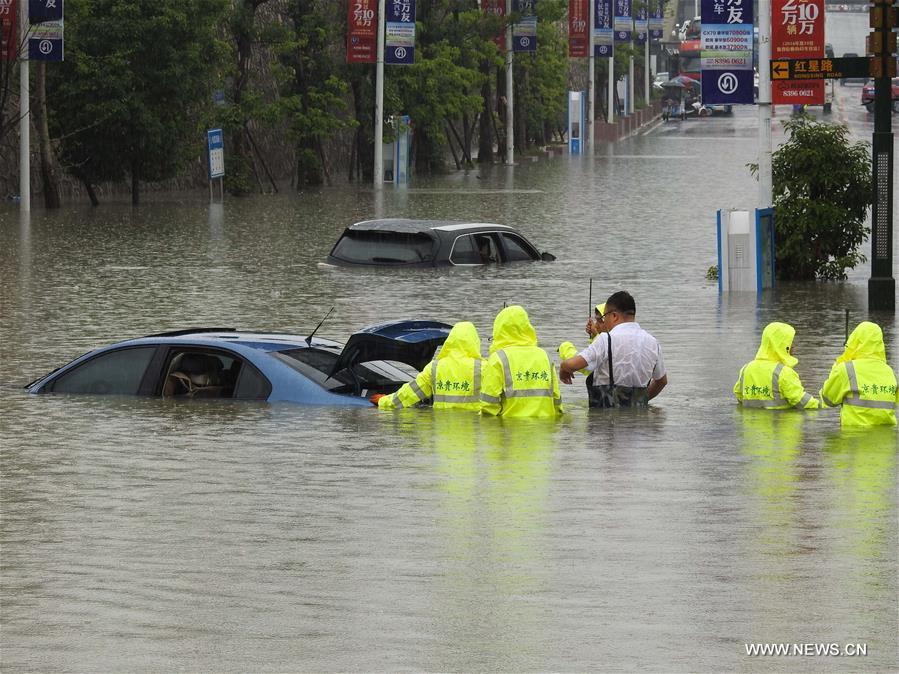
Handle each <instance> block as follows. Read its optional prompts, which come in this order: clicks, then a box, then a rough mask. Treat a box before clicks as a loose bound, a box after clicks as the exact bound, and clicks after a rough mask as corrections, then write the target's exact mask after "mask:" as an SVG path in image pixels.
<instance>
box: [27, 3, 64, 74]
mask: <svg viewBox="0 0 899 674" xmlns="http://www.w3.org/2000/svg"><path fill="white" fill-rule="evenodd" d="M63 18H64V17H63V0H28V23H30V24H31V28H30V30H29V32H28V58H29V59H30V60H32V61H62V59H63V51H64V44H63Z"/></svg>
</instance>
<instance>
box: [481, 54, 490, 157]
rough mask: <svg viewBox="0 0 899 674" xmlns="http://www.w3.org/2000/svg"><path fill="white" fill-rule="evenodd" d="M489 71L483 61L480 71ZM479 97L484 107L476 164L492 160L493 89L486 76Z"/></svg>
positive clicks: (488, 66) (487, 72)
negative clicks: (482, 100)
mask: <svg viewBox="0 0 899 674" xmlns="http://www.w3.org/2000/svg"><path fill="white" fill-rule="evenodd" d="M485 70H486V74H489V73H490V64H489V63H487V62H485V65H484V66H482V67H481V72H484V71H485ZM481 98H482V99H484V108H483V109H482V110H481V116H480V120H479V121H480V126H479V128H478V164H490V163H492V162H493V130H492V129H491V128H490V126H491V123H492V120H493V90H492V89H491V87H490V82H489V80H488V78H484V84H482V85H481Z"/></svg>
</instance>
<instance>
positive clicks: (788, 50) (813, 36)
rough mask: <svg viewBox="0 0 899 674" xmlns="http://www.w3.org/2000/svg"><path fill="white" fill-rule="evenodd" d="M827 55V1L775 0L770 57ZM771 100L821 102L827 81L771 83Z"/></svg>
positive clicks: (772, 14)
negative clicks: (825, 44) (825, 49)
mask: <svg viewBox="0 0 899 674" xmlns="http://www.w3.org/2000/svg"><path fill="white" fill-rule="evenodd" d="M823 56H824V0H772V3H771V60H772V61H776V60H778V59H803V58H822V57H823ZM771 102H772V103H774V104H775V105H776V104H778V103H781V104H783V103H786V104H806V105H821V104H822V103H824V80H808V81H805V82H792V81H780V82H775V81H772V82H771Z"/></svg>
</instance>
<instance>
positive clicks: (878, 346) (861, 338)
mask: <svg viewBox="0 0 899 674" xmlns="http://www.w3.org/2000/svg"><path fill="white" fill-rule="evenodd" d="M856 358H869V359H872V360H880V361H883V362H884V363H885V362H886V360H887V354H886V349H885V348H884V346H883V330H881V329H880V326H879V325H877V324H876V323H871V322H870V321H865V322H864V323H859V324H858V327H857V328H856V329H855V330H853V331H852V334H851V335H849V340H848V341H847V342H846V350H845V351H843V355H842V356H840V357H839V358H837V362H838V363H845V362H846V361H849V360H855V359H856Z"/></svg>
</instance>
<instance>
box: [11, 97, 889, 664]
mask: <svg viewBox="0 0 899 674" xmlns="http://www.w3.org/2000/svg"><path fill="white" fill-rule="evenodd" d="M856 96H857V91H856V90H853V91H852V92H851V96H850V97H848V98H847V99H846V100H845V101H844V103H845V108H847V109H848V108H849V107H850V106H854V105H855V97H856ZM754 115H755V112H754V110H740V111H738V112H737V114H736V115H735V116H734V117H732V118H726V117H724V118H715V119H709V120H702V121H701V122H692V121H691V122H688V123H687V124H688V125H689V128H685V129H684V130H683V131H680V132H678V131H677V130H675V129H674V128H673V127H669V128H666V129H660V130H657V131H656V132H654V133H651V134H649V135H646V136H644V137H638V138H635V139H632V140H629V141H626V142H624V143H622V144H619V145H618V146H617V147H615V148H614V152H615V153H616V154H617V155H619V158H618V159H617V160H613V159H612V157H609V156H604V155H600V156H598V157H596V158H595V159H594V160H593V161H589V160H583V159H577V158H575V159H572V158H569V157H562V158H556V159H552V160H549V161H541V162H538V163H534V164H530V163H528V164H523V165H521V166H519V167H517V168H516V169H515V170H514V171H509V170H507V169H505V168H503V167H496V168H494V169H493V170H492V171H490V172H487V171H485V172H484V173H483V174H482V175H475V174H474V173H472V174H469V175H466V176H463V175H458V176H450V177H447V178H441V179H434V180H423V179H422V180H418V181H417V182H416V183H415V186H414V187H413V188H411V189H408V190H401V191H398V190H393V189H387V190H385V192H384V196H383V202H382V203H380V204H377V203H376V202H375V198H374V194H373V192H372V191H371V190H370V189H368V188H359V189H356V188H334V189H327V190H323V191H322V192H321V193H315V194H305V195H301V196H294V195H282V196H277V197H270V198H258V199H251V200H245V201H229V202H228V203H227V204H226V205H225V206H224V208H222V207H212V208H210V207H209V206H208V205H207V204H206V203H205V201H204V197H205V195H204V194H203V193H199V194H197V195H190V196H187V197H184V198H183V199H181V200H180V201H179V200H177V198H175V197H169V196H165V197H159V198H157V199H156V200H155V201H150V202H148V203H147V204H146V205H145V206H142V207H141V208H140V209H139V210H137V211H132V209H131V208H130V207H129V206H126V205H123V204H106V205H103V206H102V207H101V208H99V209H95V210H91V209H88V208H83V207H80V206H75V207H71V208H68V209H65V210H64V211H62V212H60V213H46V212H43V211H35V212H34V214H33V216H32V218H31V220H30V222H23V221H20V220H19V218H18V215H17V213H16V212H15V210H13V209H12V208H11V207H8V208H6V209H5V210H3V211H2V212H0V282H2V285H0V319H2V324H0V384H3V385H4V387H3V388H2V389H0V443H2V450H0V460H2V476H0V486H2V494H0V499H2V500H0V506H2V520H0V546H2V548H0V550H2V559H0V563H2V577H0V580H2V588H0V602H2V614H0V620H2V634H0V640H2V642H0V648H2V650H0V659H2V660H0V667H2V669H3V671H4V672H17V671H35V670H40V671H161V670H185V671H300V670H304V671H309V670H409V669H412V670H442V671H462V670H527V671H533V670H544V671H545V670H566V671H569V670H579V671H582V670H598V669H601V670H634V669H652V670H656V671H723V670H730V671H734V670H737V671H741V670H753V671H760V670H783V671H815V672H817V671H830V670H834V671H836V670H846V669H849V670H854V671H861V670H871V671H874V670H877V671H894V670H896V669H897V667H899V656H897V629H899V625H897V622H899V621H897V588H899V583H897V566H899V556H897V544H899V536H897V529H899V527H897V512H899V511H897V498H896V484H897V471H896V432H895V430H893V429H887V430H884V431H881V432H867V433H860V434H859V433H855V434H852V433H847V432H841V431H840V428H839V420H838V415H837V414H835V413H833V412H819V413H809V414H805V415H803V414H799V413H783V414H766V413H762V412H756V413H751V412H742V413H741V412H740V411H738V410H737V409H735V407H734V404H733V400H732V396H731V392H730V391H731V386H732V385H733V382H734V379H735V377H736V374H737V371H738V369H739V367H740V365H742V363H743V362H745V361H746V360H749V359H750V358H751V357H752V355H753V354H754V352H755V349H756V347H757V340H758V338H759V335H760V332H761V329H762V327H763V326H764V325H765V324H766V323H767V322H769V321H771V320H775V319H777V320H786V321H789V322H791V323H793V324H794V325H795V326H796V328H797V332H798V340H797V349H798V356H799V357H800V364H799V367H798V369H799V372H800V375H801V376H802V378H803V380H804V382H805V383H806V386H807V387H808V388H810V389H814V390H817V388H818V387H819V386H820V384H821V383H822V382H823V380H824V378H825V376H826V374H827V372H828V370H829V368H830V365H831V363H832V361H833V359H834V358H835V357H836V356H837V355H838V353H839V352H840V350H841V345H842V343H843V338H844V336H843V310H844V308H849V309H850V311H851V316H852V320H853V321H854V322H857V321H860V320H863V319H865V318H869V315H868V314H867V312H866V304H867V302H866V285H865V280H866V277H867V273H868V270H867V267H865V268H860V269H858V270H856V271H855V272H854V273H853V274H852V277H851V279H850V281H849V282H847V283H842V284H832V285H818V286H809V285H799V286H782V287H781V288H779V289H778V290H777V291H776V292H772V293H769V294H766V295H765V296H764V297H762V298H760V299H758V300H756V298H755V296H732V297H727V298H724V299H720V298H719V297H718V294H717V289H716V286H715V285H714V283H713V282H710V281H706V280H705V273H706V269H707V268H708V267H709V265H711V264H714V263H715V241H714V211H715V209H716V208H719V207H727V206H744V207H752V206H754V205H755V194H756V187H755V183H754V182H753V181H751V180H750V179H749V177H748V174H747V172H746V169H745V168H744V164H746V163H747V162H749V161H752V160H754V148H755V133H756V132H755V123H754V120H755V117H754ZM860 123H863V122H860ZM858 132H859V133H860V134H861V135H864V134H866V133H868V131H866V130H865V128H864V127H860V128H859V129H858ZM376 212H380V213H383V214H384V215H405V216H416V217H434V218H453V219H467V218H472V219H477V220H484V221H496V222H503V223H511V224H516V225H518V226H519V227H520V228H521V229H522V230H523V231H524V232H525V233H526V234H527V235H529V236H530V237H531V238H532V239H534V240H535V241H536V242H537V243H538V244H539V245H540V247H541V248H542V249H544V250H549V251H551V252H553V253H555V254H556V255H557V256H558V261H557V262H555V263H552V264H531V265H528V264H525V265H518V266H511V267H507V268H494V269H477V270H471V269H454V270H445V269H441V270H435V271H422V270H414V271H405V272H395V271H384V270H378V271H358V270H346V269H328V268H322V267H319V266H318V265H317V263H318V262H320V261H321V260H323V259H324V257H325V255H326V254H327V252H328V250H329V248H330V246H331V244H332V242H333V241H334V240H335V238H336V237H337V235H338V234H339V232H340V231H341V230H342V228H343V227H344V226H345V225H347V224H348V223H350V222H353V221H355V220H361V219H365V218H368V217H371V216H372V215H373V214H374V213H376ZM591 276H592V278H593V284H594V300H596V301H598V300H601V299H603V298H604V296H605V295H607V294H608V293H610V292H612V291H614V290H616V289H618V288H627V289H629V290H630V291H631V292H632V293H633V294H634V295H635V297H636V299H637V304H638V319H639V320H640V321H641V323H642V324H643V326H644V327H646V328H647V329H649V330H650V331H652V332H653V333H654V334H655V335H656V336H658V337H659V339H660V341H661V342H662V344H663V348H664V351H665V359H666V362H667V365H668V369H669V379H670V385H669V388H668V389H666V391H665V392H664V393H663V394H662V396H661V397H660V398H659V399H658V404H657V405H655V406H654V408H652V409H651V410H650V411H648V412H647V413H642V414H629V413H621V414H608V413H605V414H603V413H588V412H587V409H586V397H585V395H584V392H583V385H582V383H580V382H579V383H578V385H576V386H572V387H566V388H565V389H564V391H563V395H564V397H565V402H566V407H567V410H568V414H567V415H566V417H565V419H564V421H562V422H561V423H558V424H552V423H528V422H517V423H502V422H499V421H497V420H494V419H479V418H477V417H472V416H463V415H450V414H443V415H441V414H433V413H432V412H430V411H414V410H412V411H404V412H401V413H396V414H390V413H379V412H378V411H376V410H374V409H371V410H366V409H346V410H341V409H322V408H306V407H297V406H287V405H272V406H269V405H262V404H237V403H234V404H228V403H225V402H215V401H205V402H204V401H193V402H175V401H170V400H165V401H163V400H146V399H113V398H91V397H61V396H28V395H26V394H24V393H22V392H21V391H20V390H17V389H14V388H11V387H10V386H8V385H13V384H15V385H21V384H24V383H25V382H27V381H29V380H31V379H32V378H34V377H36V376H38V375H40V374H43V373H45V372H46V371H48V370H50V369H52V368H53V367H56V366H57V365H60V364H61V363H63V362H66V361H67V360H69V359H70V358H72V357H74V356H77V355H79V354H81V353H82V352H84V351H86V350H88V349H90V348H92V347H94V346H97V345H101V344H105V343H108V342H111V341H115V340H118V339H122V338H126V337H132V336H137V335H142V334H147V333H151V332H158V331H161V330H164V329H174V328H178V327H184V326H199V325H209V324H213V325H233V326H235V327H240V328H264V329H271V330H285V331H291V332H299V333H306V332H307V331H308V330H309V329H311V328H312V327H313V326H314V325H315V324H316V323H317V322H318V320H319V319H320V318H321V316H323V315H324V313H325V312H326V311H327V309H328V307H330V306H332V305H334V306H336V307H337V310H336V311H335V314H334V316H333V317H332V319H331V320H329V321H328V322H327V323H325V325H324V326H323V327H322V329H321V333H320V334H322V335H324V336H329V337H333V338H337V339H343V338H345V337H346V336H347V335H348V334H349V333H350V332H351V331H353V330H354V329H356V328H358V327H360V326H362V325H366V324H370V323H374V322H379V321H382V320H387V319H392V318H402V317H433V318H437V319H442V320H446V321H450V322H452V321H456V320H460V319H468V320H472V321H474V322H475V324H476V325H477V326H478V328H479V330H480V331H481V336H482V338H485V340H486V337H487V335H488V334H489V329H490V326H491V324H492V319H493V316H494V315H495V313H496V312H497V311H498V310H499V309H500V308H502V305H503V302H509V303H516V302H517V303H521V304H523V305H524V306H525V307H526V308H527V309H528V311H529V312H530V315H531V317H532V320H533V322H534V324H535V326H536V328H537V332H538V335H539V337H540V340H541V343H542V345H544V346H546V347H548V348H551V349H555V347H556V345H558V343H559V342H560V341H562V340H565V339H573V340H575V341H576V342H578V343H581V342H582V341H583V340H582V334H581V331H582V326H583V323H584V319H585V317H586V316H585V314H586V310H587V306H588V297H587V286H588V279H589V278H590V277H591ZM870 318H872V319H873V320H877V321H878V322H879V323H880V324H881V325H882V326H883V328H884V332H885V335H886V338H887V348H888V355H889V357H890V359H891V362H892V364H893V365H894V367H895V366H896V365H897V361H896V355H897V353H899V351H897V326H896V320H895V317H894V316H892V315H879V316H870ZM485 343H486V341H485ZM747 642H789V643H793V642H797V643H807V642H838V643H840V644H841V645H842V644H844V643H864V644H867V652H868V654H867V656H866V657H859V658H845V657H843V658H840V657H779V658H778V657H747V656H746V654H745V649H744V644H745V643H747Z"/></svg>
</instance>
